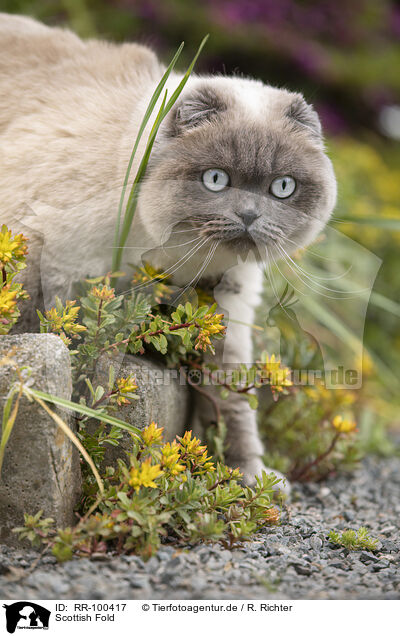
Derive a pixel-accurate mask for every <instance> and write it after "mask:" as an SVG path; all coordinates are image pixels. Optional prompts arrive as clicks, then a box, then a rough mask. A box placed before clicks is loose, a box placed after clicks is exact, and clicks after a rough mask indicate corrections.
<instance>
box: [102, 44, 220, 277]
mask: <svg viewBox="0 0 400 636" xmlns="http://www.w3.org/2000/svg"><path fill="white" fill-rule="evenodd" d="M208 37H209V36H208V35H206V36H205V37H204V38H203V40H202V42H201V44H200V46H199V48H198V50H197V53H196V55H195V56H194V58H193V60H192V62H191V64H190V65H189V67H188V69H187V71H186V73H185V75H184V76H183V78H182V80H181V81H180V82H179V84H178V86H177V88H176V89H175V90H174V92H173V93H172V95H171V97H170V98H169V100H168V102H167V103H166V105H165V104H164V105H163V108H162V109H160V110H159V112H158V115H157V118H156V121H155V122H154V124H153V127H152V129H151V132H150V135H149V138H148V140H147V145H146V149H145V152H144V155H143V157H142V160H141V162H140V165H139V168H138V171H137V173H136V177H135V179H134V182H133V185H132V188H131V192H130V194H129V198H128V202H127V206H126V210H125V215H124V221H123V224H122V230H121V234H120V236H119V240H118V243H117V245H116V246H115V249H114V258H113V269H120V266H121V259H122V250H123V248H124V246H125V244H126V241H127V238H128V235H129V232H130V229H131V226H132V222H133V217H134V214H135V210H136V205H137V199H138V192H139V186H140V182H141V180H142V178H143V176H144V174H145V171H146V168H147V164H148V161H149V158H150V153H151V150H152V148H153V144H154V141H155V138H156V135H157V132H158V129H159V127H160V125H161V123H162V121H163V120H164V118H165V117H166V116H167V114H168V113H169V111H170V110H171V108H172V107H173V105H174V104H175V102H176V100H177V99H178V97H179V95H180V94H181V92H182V90H183V88H184V86H185V84H186V82H187V81H188V79H189V76H190V74H191V72H192V70H193V68H194V65H195V64H196V61H197V59H198V57H199V55H200V53H201V51H202V50H203V47H204V45H205V43H206V42H207V40H208Z"/></svg>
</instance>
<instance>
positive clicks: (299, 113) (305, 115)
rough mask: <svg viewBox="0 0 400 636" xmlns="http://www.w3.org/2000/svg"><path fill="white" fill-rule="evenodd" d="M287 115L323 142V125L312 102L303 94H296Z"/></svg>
mask: <svg viewBox="0 0 400 636" xmlns="http://www.w3.org/2000/svg"><path fill="white" fill-rule="evenodd" d="M286 116H287V117H289V118H290V119H292V120H293V121H294V122H295V123H296V124H298V125H299V126H302V127H305V128H307V129H308V130H309V132H310V133H311V134H312V136H313V137H314V138H315V139H316V141H319V142H322V127H321V122H320V120H319V117H318V115H317V113H316V111H315V110H314V108H313V107H312V106H310V104H307V102H306V101H305V99H303V97H302V96H301V95H298V96H296V97H295V98H294V99H293V101H292V102H291V103H290V105H289V107H288V109H287V111H286Z"/></svg>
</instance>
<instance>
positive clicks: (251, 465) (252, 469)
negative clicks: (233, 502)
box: [239, 457, 291, 497]
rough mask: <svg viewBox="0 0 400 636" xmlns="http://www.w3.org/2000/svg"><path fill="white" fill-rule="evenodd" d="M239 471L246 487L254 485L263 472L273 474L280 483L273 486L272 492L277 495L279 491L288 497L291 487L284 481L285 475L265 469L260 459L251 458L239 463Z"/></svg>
mask: <svg viewBox="0 0 400 636" xmlns="http://www.w3.org/2000/svg"><path fill="white" fill-rule="evenodd" d="M239 470H240V472H241V473H243V477H242V481H243V482H244V484H245V485H246V486H254V485H255V483H256V480H255V477H256V475H257V476H258V477H261V474H262V472H263V471H265V472H266V473H274V475H275V476H276V477H278V478H279V479H280V480H281V481H280V482H278V483H277V484H276V485H275V486H274V490H275V491H276V493H277V494H279V491H280V493H281V494H282V495H285V496H286V497H289V495H290V491H291V486H290V482H289V481H288V480H287V479H286V477H285V475H283V474H282V473H280V472H279V470H275V469H272V468H267V466H265V464H264V462H263V461H262V460H261V458H260V457H252V458H251V459H246V460H244V461H243V462H241V463H239Z"/></svg>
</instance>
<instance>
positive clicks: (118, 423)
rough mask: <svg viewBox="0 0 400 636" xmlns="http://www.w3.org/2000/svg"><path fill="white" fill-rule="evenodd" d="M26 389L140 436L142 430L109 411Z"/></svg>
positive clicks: (51, 401) (47, 399) (53, 402)
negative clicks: (98, 409) (101, 410)
mask: <svg viewBox="0 0 400 636" xmlns="http://www.w3.org/2000/svg"><path fill="white" fill-rule="evenodd" d="M25 390H26V391H27V392H28V393H31V394H32V395H36V396H37V397H38V398H40V399H42V400H44V401H45V402H50V403H51V404H55V405H56V406H62V407H64V408H66V409H68V410H69V411H74V412H75V413H80V414H81V415H88V416H89V417H93V418H95V419H96V420H100V421H101V422H105V423H106V424H113V425H114V426H116V427H117V428H120V429H122V430H124V431H128V432H129V433H132V435H134V436H135V437H137V436H140V430H139V429H138V428H136V427H135V426H131V425H130V424H126V422H123V421H122V420H119V419H118V418H116V417H112V415H107V413H99V412H98V411H95V410H94V409H91V408H90V407H88V406H84V405H83V404H77V403H76V402H70V400H65V399H64V398H60V397H58V396H56V395H50V394H49V393H44V392H43V391H38V390H37V389H32V388H30V387H25Z"/></svg>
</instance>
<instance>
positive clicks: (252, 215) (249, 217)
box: [236, 210, 260, 227]
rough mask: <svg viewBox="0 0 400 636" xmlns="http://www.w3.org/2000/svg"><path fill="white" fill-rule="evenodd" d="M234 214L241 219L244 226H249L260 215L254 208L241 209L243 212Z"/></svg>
mask: <svg viewBox="0 0 400 636" xmlns="http://www.w3.org/2000/svg"><path fill="white" fill-rule="evenodd" d="M236 214H237V215H238V217H240V218H241V219H242V221H243V223H244V224H245V226H246V227H249V225H251V224H252V223H253V221H255V220H256V219H258V217H259V216H260V215H259V214H257V212H254V210H243V212H237V213H236Z"/></svg>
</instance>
